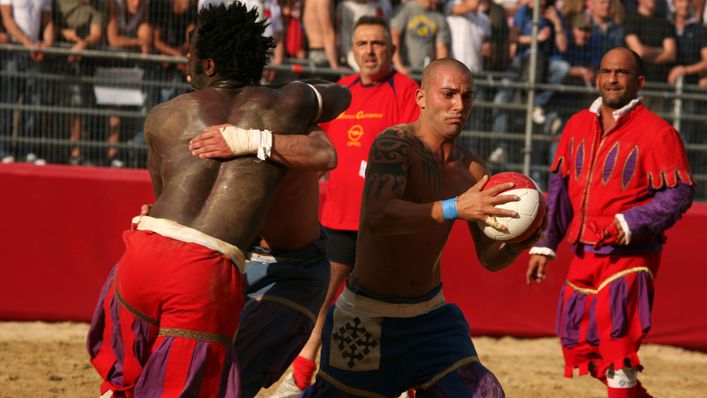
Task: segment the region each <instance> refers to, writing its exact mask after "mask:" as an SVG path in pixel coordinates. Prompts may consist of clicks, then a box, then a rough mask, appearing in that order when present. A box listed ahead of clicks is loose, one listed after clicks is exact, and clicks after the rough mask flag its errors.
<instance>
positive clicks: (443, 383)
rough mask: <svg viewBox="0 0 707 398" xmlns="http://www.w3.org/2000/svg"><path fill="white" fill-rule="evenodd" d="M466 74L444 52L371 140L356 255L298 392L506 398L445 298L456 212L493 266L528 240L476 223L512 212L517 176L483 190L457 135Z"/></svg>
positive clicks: (468, 81)
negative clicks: (314, 368) (313, 368)
mask: <svg viewBox="0 0 707 398" xmlns="http://www.w3.org/2000/svg"><path fill="white" fill-rule="evenodd" d="M473 95H474V92H473V87H472V78H471V72H470V71H469V69H467V67H466V66H464V64H462V63H461V62H459V61H456V60H454V59H451V58H443V59H440V60H436V61H434V62H432V63H431V64H430V65H428V66H427V68H425V70H424V72H423V77H422V86H421V88H420V89H419V90H417V92H416V94H415V96H416V102H417V105H418V107H419V108H420V116H419V118H418V119H417V121H415V122H412V123H408V124H400V125H397V126H393V127H390V128H388V129H386V130H385V131H383V132H382V133H381V134H380V135H379V136H378V137H377V138H376V140H375V141H374V142H373V145H372V147H371V150H370V153H369V158H368V167H367V168H366V177H365V188H364V193H363V203H362V208H361V222H360V228H359V237H358V246H357V252H356V264H355V266H354V269H353V272H352V273H351V275H350V276H349V279H348V281H347V284H346V287H345V288H344V291H343V292H342V294H341V296H340V297H339V299H338V300H337V302H336V304H335V305H333V306H332V307H331V308H330V309H329V312H328V314H327V319H326V322H325V324H324V329H323V332H322V341H323V344H322V354H321V364H320V371H319V374H318V375H317V380H316V382H315V384H314V385H312V386H310V387H309V388H308V389H307V390H305V393H304V396H305V397H344V396H367V397H373V396H375V397H378V396H386V397H391V396H398V395H400V394H401V393H402V392H404V391H406V390H408V389H409V388H412V387H414V388H415V389H416V390H417V391H418V394H420V396H445V397H503V396H504V393H503V389H502V388H501V386H500V384H499V382H498V380H496V377H495V376H494V375H493V374H492V373H491V372H489V371H488V370H487V369H486V368H485V367H484V366H482V365H481V363H480V362H479V359H478V356H477V354H476V350H475V349H474V345H473V343H472V341H471V338H470V336H469V325H468V324H467V323H466V320H465V319H464V316H463V315H462V313H461V311H460V310H459V308H457V307H456V306H455V305H453V304H447V303H445V300H444V296H443V294H442V285H441V278H440V274H441V272H440V261H439V259H440V256H441V253H442V249H443V248H444V244H445V242H446V241H447V238H448V237H449V233H450V231H451V229H452V225H453V224H454V220H455V219H462V220H466V221H468V227H469V231H470V233H471V236H472V238H473V239H474V242H475V247H476V255H477V256H478V258H479V260H480V261H481V263H482V264H483V265H484V266H485V267H486V268H488V269H489V270H491V271H497V270H500V269H502V268H504V267H506V266H507V265H509V264H510V263H511V262H513V260H514V259H515V258H516V256H517V255H518V254H519V253H520V252H521V251H523V250H524V249H526V248H528V247H529V246H531V245H532V244H534V243H535V241H536V240H537V237H533V238H531V239H530V240H529V241H527V242H523V243H518V244H510V245H504V244H501V243H500V242H497V241H493V240H491V239H489V238H487V237H486V236H485V235H484V234H482V233H481V231H480V229H479V227H478V225H477V221H482V222H484V221H486V220H487V218H488V217H489V216H501V217H508V216H510V217H513V216H515V213H514V212H513V211H509V210H502V209H497V208H495V207H494V205H497V204H500V203H506V202H511V201H514V200H518V198H517V197H515V196H512V195H499V193H500V192H502V191H504V190H506V189H508V188H510V187H511V186H512V184H510V183H508V184H502V185H500V186H497V187H493V188H490V189H488V190H485V191H482V190H481V189H482V188H483V186H484V184H485V183H486V181H487V180H488V174H489V171H488V168H487V166H486V164H484V161H483V160H482V159H481V158H480V157H479V156H477V155H475V154H473V153H471V152H470V151H468V150H467V149H465V148H463V147H461V146H460V145H458V143H457V138H458V137H459V133H460V132H461V130H462V128H463V126H464V123H465V122H466V119H467V118H468V116H469V113H470V112H471V105H472V101H473Z"/></svg>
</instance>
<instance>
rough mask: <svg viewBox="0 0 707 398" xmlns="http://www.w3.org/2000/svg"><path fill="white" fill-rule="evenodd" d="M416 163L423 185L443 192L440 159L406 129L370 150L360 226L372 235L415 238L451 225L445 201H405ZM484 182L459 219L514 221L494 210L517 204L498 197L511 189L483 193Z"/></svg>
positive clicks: (463, 204) (463, 203) (464, 197)
mask: <svg viewBox="0 0 707 398" xmlns="http://www.w3.org/2000/svg"><path fill="white" fill-rule="evenodd" d="M413 162H419V167H421V168H422V175H423V177H422V178H424V179H425V181H421V182H419V183H420V184H422V185H425V186H429V187H433V189H436V190H437V191H439V190H440V189H441V185H442V181H441V176H440V170H439V165H438V161H437V159H436V158H435V157H434V155H433V154H432V152H430V150H429V149H427V148H426V147H425V146H424V145H423V144H422V143H420V142H419V141H417V140H416V139H414V138H413V137H412V135H411V133H409V132H408V131H407V130H406V129H405V127H401V126H397V127H394V128H391V129H388V130H386V131H384V132H383V133H381V134H380V135H379V136H378V137H377V138H376V140H375V141H374V143H373V145H372V146H371V151H370V153H369V156H368V165H367V167H366V182H365V185H364V191H363V204H362V211H361V218H362V221H361V222H362V223H367V224H368V225H367V226H366V228H367V229H368V230H370V231H371V233H373V234H390V235H394V234H410V233H414V232H419V231H423V230H425V229H428V228H430V227H432V226H435V225H438V224H441V223H444V222H446V220H445V219H444V215H443V213H442V201H440V200H437V201H434V202H426V203H417V202H413V201H410V200H407V199H405V198H404V195H405V193H406V190H407V188H408V176H409V169H410V166H411V165H412V164H413ZM485 182H486V179H481V180H480V181H479V182H478V183H477V184H475V185H474V186H472V187H471V188H469V190H467V191H466V192H464V193H462V194H461V195H459V201H458V202H457V209H458V215H459V218H463V219H466V220H470V221H472V220H473V221H479V220H485V219H486V217H488V216H489V215H498V216H505V217H509V216H510V217H512V216H514V215H515V213H514V212H512V211H509V210H503V209H497V208H495V207H494V206H495V205H496V204H501V203H506V202H509V201H512V200H515V198H514V197H513V196H509V195H498V194H499V193H500V192H501V191H504V190H506V189H509V188H511V187H512V184H500V185H498V186H496V187H493V188H490V189H488V190H486V191H481V188H482V187H483V185H484V184H485Z"/></svg>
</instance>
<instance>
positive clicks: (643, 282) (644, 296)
mask: <svg viewBox="0 0 707 398" xmlns="http://www.w3.org/2000/svg"><path fill="white" fill-rule="evenodd" d="M649 278H650V277H649V276H648V273H647V272H639V273H638V275H637V276H636V279H637V280H636V283H637V286H638V318H639V319H640V321H641V330H643V333H648V332H649V331H650V330H651V309H652V308H653V289H651V282H650V280H649Z"/></svg>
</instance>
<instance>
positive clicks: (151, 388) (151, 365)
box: [135, 337, 174, 397]
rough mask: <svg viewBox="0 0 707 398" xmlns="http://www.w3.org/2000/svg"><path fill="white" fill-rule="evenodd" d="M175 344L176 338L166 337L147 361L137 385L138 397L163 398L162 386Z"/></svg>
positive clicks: (136, 393)
mask: <svg viewBox="0 0 707 398" xmlns="http://www.w3.org/2000/svg"><path fill="white" fill-rule="evenodd" d="M173 343H174V337H165V338H164V340H162V342H161V343H160V345H159V346H158V347H157V349H156V350H155V352H153V353H152V354H151V355H150V359H148V360H147V364H145V367H144V368H143V370H142V374H141V375H140V378H139V379H138V381H137V383H136V384H135V396H136V397H160V396H162V386H163V384H164V378H165V373H166V372H167V360H168V359H169V352H170V351H171V350H172V344H173Z"/></svg>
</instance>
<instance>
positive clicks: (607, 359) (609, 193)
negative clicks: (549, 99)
mask: <svg viewBox="0 0 707 398" xmlns="http://www.w3.org/2000/svg"><path fill="white" fill-rule="evenodd" d="M644 84H645V77H644V75H643V71H642V63H641V59H640V57H639V56H638V55H637V54H636V53H634V52H633V51H631V50H628V49H626V48H616V49H613V50H610V51H608V52H607V53H606V54H605V55H604V57H603V58H602V61H601V66H600V69H599V72H598V74H597V77H596V87H597V89H598V90H599V92H600V94H601V98H598V99H597V100H596V101H595V102H594V103H593V104H592V106H591V107H590V108H589V109H588V110H583V111H580V112H579V113H577V114H575V115H574V116H573V117H572V118H571V119H570V120H569V122H568V123H567V126H566V127H565V130H564V132H563V134H562V139H561V141H560V146H559V148H558V152H557V155H556V157H555V161H554V163H553V164H552V167H551V171H552V172H553V174H552V175H551V177H550V184H549V190H548V202H547V203H548V226H547V228H546V229H545V233H544V237H543V239H542V240H541V241H540V242H539V243H538V244H537V245H536V247H534V248H532V249H531V251H530V253H531V259H530V263H529V265H528V271H527V279H528V283H530V281H532V280H535V281H537V282H540V281H542V280H543V279H544V278H545V271H546V264H547V261H548V259H551V258H554V256H555V250H556V248H557V246H558V244H559V242H560V241H561V240H562V238H563V237H567V240H568V242H569V243H571V244H572V245H573V250H574V254H575V255H574V257H573V259H572V262H571V264H570V268H569V272H568V276H567V281H566V283H565V285H564V286H563V288H562V293H561V295H560V302H559V307H558V312H557V316H558V319H557V332H558V335H559V336H560V339H561V342H562V351H563V354H564V358H565V376H566V377H571V376H572V372H573V370H574V369H575V368H579V374H580V375H581V374H587V373H590V374H591V375H592V376H594V377H596V378H597V379H599V380H600V381H602V382H603V383H604V384H606V386H607V389H608V396H609V397H610V398H612V397H650V395H649V394H648V393H647V392H646V390H645V389H644V388H643V387H642V386H641V383H640V382H639V381H638V380H637V378H636V374H637V372H638V371H640V370H641V369H642V366H641V363H640V361H639V359H638V349H639V347H640V345H641V341H642V339H643V337H644V336H645V335H646V333H648V331H649V330H650V328H651V307H652V302H653V280H654V277H655V275H656V273H657V271H658V265H659V263H660V254H661V250H662V247H663V244H664V243H665V235H664V232H665V230H667V229H668V228H669V227H671V226H672V225H673V224H675V222H676V221H677V220H678V219H679V218H680V217H681V215H682V213H684V212H685V211H686V210H687V209H688V208H689V207H690V204H691V203H692V198H693V196H694V183H693V179H692V176H691V174H690V170H689V166H688V163H687V157H686V154H685V148H684V146H683V143H682V141H681V140H680V135H679V134H678V132H677V131H675V129H674V128H672V126H670V125H669V124H668V123H667V122H665V121H664V120H663V119H661V118H660V117H658V116H657V115H655V114H654V113H653V112H651V111H649V110H648V109H647V108H646V107H644V106H643V104H641V98H640V97H638V91H639V90H640V89H641V88H642V87H643V85H644Z"/></svg>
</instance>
